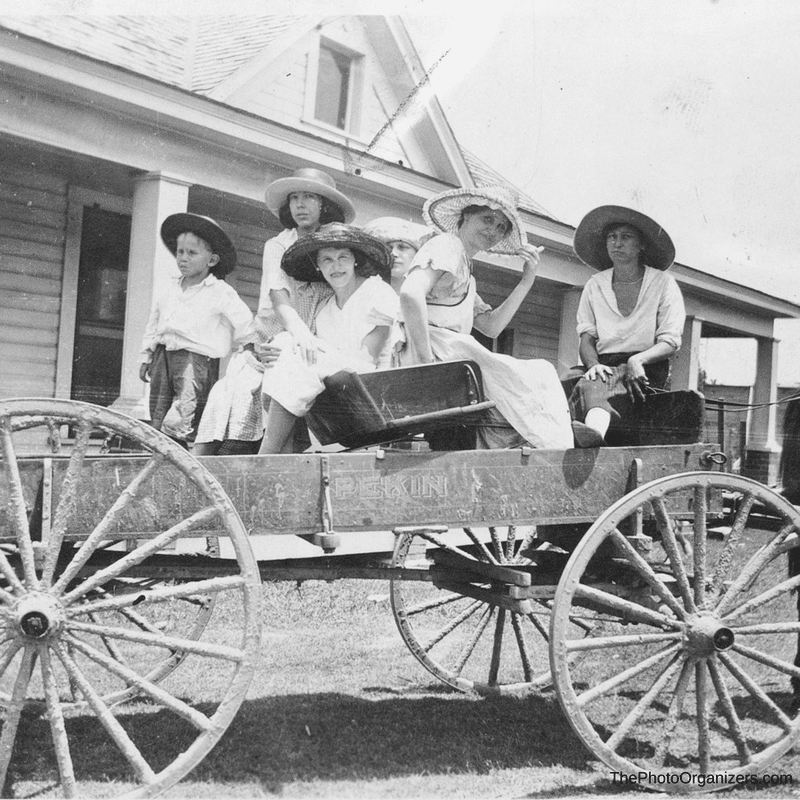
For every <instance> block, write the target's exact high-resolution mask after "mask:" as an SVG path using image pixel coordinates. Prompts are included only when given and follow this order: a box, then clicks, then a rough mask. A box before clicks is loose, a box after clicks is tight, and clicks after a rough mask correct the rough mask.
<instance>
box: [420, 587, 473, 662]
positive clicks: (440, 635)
mask: <svg viewBox="0 0 800 800" xmlns="http://www.w3.org/2000/svg"><path fill="white" fill-rule="evenodd" d="M482 607H483V603H482V602H481V601H480V600H475V601H474V602H472V603H470V604H469V606H467V608H465V609H464V610H463V611H462V612H461V613H460V614H459V615H458V616H457V617H454V618H453V619H451V620H450V621H449V622H448V623H447V624H446V625H443V626H442V627H441V628H440V629H439V630H438V631H437V632H436V633H435V634H434V635H433V636H431V637H430V638H429V639H428V641H427V642H426V643H425V644H423V645H422V649H423V651H424V652H426V653H427V652H428V651H429V650H430V649H431V648H433V647H435V646H436V645H437V644H439V642H441V641H442V640H443V639H444V638H445V637H446V636H448V635H449V634H451V633H452V632H453V631H454V630H456V628H458V627H459V626H460V625H463V624H464V623H465V622H466V621H467V620H468V619H469V618H470V617H471V616H472V615H473V614H475V612H476V611H479V610H480V609H481V608H482Z"/></svg>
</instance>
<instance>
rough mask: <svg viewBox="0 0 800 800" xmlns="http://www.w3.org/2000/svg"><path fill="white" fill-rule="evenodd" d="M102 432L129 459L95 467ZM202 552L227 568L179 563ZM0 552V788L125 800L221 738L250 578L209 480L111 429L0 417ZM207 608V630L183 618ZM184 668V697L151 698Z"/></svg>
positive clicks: (56, 413)
mask: <svg viewBox="0 0 800 800" xmlns="http://www.w3.org/2000/svg"><path fill="white" fill-rule="evenodd" d="M64 434H66V437H67V438H66V441H63V440H62V439H63V435H64ZM109 434H120V435H123V436H126V437H128V438H130V439H132V440H134V441H135V442H137V443H138V444H139V445H140V446H141V447H142V449H143V452H142V454H141V455H140V456H138V457H135V458H130V457H128V458H124V459H120V458H113V459H111V458H110V457H108V456H101V455H98V456H96V457H94V455H93V447H94V446H95V445H96V444H98V443H99V442H100V441H101V440H102V439H103V438H105V437H107V436H108V435H109ZM45 459H49V460H50V461H51V462H52V466H53V469H52V470H49V468H48V463H47V462H46V461H45ZM51 508H52V509H53V512H52V515H50V511H49V510H50V509H51ZM208 537H210V538H216V539H217V540H218V542H219V544H220V547H221V548H222V551H223V552H222V555H223V556H226V557H225V558H224V559H221V560H217V559H214V560H211V559H203V558H202V555H201V554H200V553H197V554H191V553H187V555H185V556H181V555H180V552H182V551H183V550H189V551H191V550H193V549H195V550H196V549H198V548H195V547H193V543H194V542H199V543H201V544H200V545H199V549H202V547H203V546H204V543H205V541H206V539H207V538H208ZM0 542H2V544H0V627H1V628H2V636H0V690H1V691H2V692H3V693H4V694H3V696H4V698H5V701H4V712H5V713H4V715H3V723H2V730H1V731H0V785H2V786H3V788H4V790H5V791H6V792H8V791H11V790H12V787H13V791H15V792H16V793H19V792H22V793H40V792H42V791H45V790H47V791H49V790H50V789H51V788H52V785H53V784H54V783H55V784H58V786H59V788H60V790H61V793H62V794H63V795H64V796H66V797H73V796H75V795H76V794H77V793H78V789H77V784H76V782H77V781H79V780H80V781H96V782H97V783H98V784H99V785H101V786H103V787H104V789H101V790H100V792H101V794H102V792H103V791H105V793H106V795H108V794H111V795H116V794H120V793H123V792H124V793H126V796H132V797H139V796H152V795H154V794H157V793H158V792H160V791H163V790H164V789H166V788H167V787H169V786H171V785H172V784H174V783H175V782H177V781H178V780H180V779H181V778H182V777H183V776H184V775H185V774H187V773H188V772H189V771H190V770H191V769H192V768H193V767H194V766H196V765H197V764H198V763H199V762H200V761H201V760H202V758H203V757H204V756H205V755H206V754H207V753H208V751H209V750H210V749H211V748H212V747H213V746H214V745H215V744H216V742H217V741H218V740H219V738H220V737H221V736H222V734H223V733H224V731H225V729H226V728H227V726H228V725H229V724H230V722H231V720H232V719H233V716H234V715H235V713H236V711H237V709H238V708H239V706H240V705H241V702H242V700H243V699H244V696H245V693H246V691H247V687H248V685H249V683H250V679H251V677H252V673H253V670H254V668H255V664H256V660H257V656H258V644H259V627H260V626H259V601H260V581H259V574H258V568H257V564H256V562H255V559H254V557H253V554H252V550H251V548H250V543H249V541H248V539H247V533H246V530H245V529H244V526H243V525H242V522H241V520H240V519H239V517H238V514H237V513H236V510H235V509H234V507H233V506H232V504H231V503H230V501H229V500H228V498H227V496H226V495H225V493H224V491H223V490H222V488H221V487H220V485H219V484H218V483H217V481H216V480H215V479H214V478H213V477H212V476H211V475H210V474H209V473H208V472H207V471H206V470H205V469H204V468H203V467H202V466H201V465H200V464H199V462H197V461H196V460H195V459H194V458H192V456H190V455H189V454H188V453H187V452H186V451H185V450H183V449H182V448H181V447H179V446H178V445H176V444H175V443H174V442H171V441H170V440H169V439H167V438H166V437H165V436H163V435H162V434H160V433H158V432H157V431H155V430H153V429H152V428H151V427H150V426H148V425H146V424H144V423H141V422H138V421H136V420H133V419H131V418H129V417H126V416H124V415H122V414H118V413H116V412H113V411H110V410H108V409H103V408H99V407H96V406H91V405H89V404H86V403H75V402H71V401H65V400H50V399H44V400H9V401H0ZM187 565H188V566H187ZM201 568H202V571H200V570H201ZM211 598H216V603H215V607H214V617H213V619H211V621H210V624H208V626H206V625H205V623H206V622H207V621H208V620H206V619H205V615H206V610H205V609H203V610H202V611H201V612H200V613H197V612H195V611H192V610H190V611H189V613H188V614H187V613H186V611H187V609H190V608H191V607H192V606H194V605H195V603H201V604H202V603H204V602H205V601H206V600H207V601H208V602H207V603H206V605H208V606H209V607H210V605H211V602H210V601H211ZM176 609H177V611H176ZM171 613H172V614H173V618H171V617H170V614H171ZM175 615H177V616H175ZM184 625H186V627H183V626H184ZM212 634H213V635H214V636H215V637H216V639H217V641H212V638H211V637H212ZM187 655H188V656H189V661H188V663H187V664H186V666H185V668H184V671H185V672H186V681H185V682H184V683H183V684H180V683H178V682H177V676H173V675H170V676H169V677H167V678H166V679H165V680H164V681H163V682H162V683H160V684H159V685H156V683H155V680H156V679H158V678H160V677H162V676H163V674H165V670H166V671H169V670H168V669H167V667H166V666H165V664H166V663H167V662H169V661H170V660H171V659H172V660H174V659H175V658H178V659H182V658H184V657H186V656H187ZM191 670H194V672H192V671H191ZM178 675H180V673H178ZM134 693H135V694H137V695H139V698H137V700H136V701H135V702H129V703H127V704H126V705H125V706H124V713H120V712H121V709H120V708H119V701H120V699H122V698H127V697H129V696H131V695H133V694H134ZM76 701H80V702H76ZM112 706H113V708H112ZM50 755H52V761H53V763H52V764H50V765H45V764H44V761H45V760H46V759H47V758H48V757H49V756H50ZM98 796H100V795H98ZM104 796H105V795H104Z"/></svg>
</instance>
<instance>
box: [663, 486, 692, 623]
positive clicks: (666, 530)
mask: <svg viewBox="0 0 800 800" xmlns="http://www.w3.org/2000/svg"><path fill="white" fill-rule="evenodd" d="M653 511H654V513H655V517H656V522H657V524H658V530H659V533H660V534H661V543H662V545H663V547H664V550H665V551H666V553H667V557H668V558H669V562H670V566H671V567H672V574H673V575H674V576H675V580H676V581H677V584H678V591H679V592H680V595H681V597H682V598H683V602H684V605H685V606H686V609H687V610H688V611H689V612H690V613H692V612H695V611H696V610H697V607H696V606H695V602H694V596H693V594H692V590H691V587H690V585H689V578H688V576H687V574H686V566H685V565H684V563H683V556H682V555H681V551H680V546H679V545H678V540H677V538H676V536H675V530H674V528H673V522H672V520H671V519H670V516H669V512H668V511H667V505H666V503H665V502H664V500H663V499H662V498H660V497H658V498H656V499H655V500H653Z"/></svg>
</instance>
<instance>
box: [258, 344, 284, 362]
mask: <svg viewBox="0 0 800 800" xmlns="http://www.w3.org/2000/svg"><path fill="white" fill-rule="evenodd" d="M254 350H255V354H256V358H258V360H259V361H260V362H261V363H262V364H263V365H264V366H265V367H267V368H269V367H271V366H272V365H273V364H274V363H275V362H276V361H277V360H278V356H279V355H280V354H281V351H282V348H280V347H276V346H275V345H274V344H270V343H269V342H264V343H263V344H262V343H260V342H257V343H256V344H255V348H254Z"/></svg>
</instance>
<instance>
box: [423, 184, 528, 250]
mask: <svg viewBox="0 0 800 800" xmlns="http://www.w3.org/2000/svg"><path fill="white" fill-rule="evenodd" d="M467 206H488V207H489V208H491V209H494V210H495V211H500V212H501V213H502V214H503V215H505V217H506V218H507V219H508V221H509V222H510V223H511V230H510V231H509V232H508V233H507V234H506V235H505V236H504V237H503V238H502V239H501V240H500V241H499V242H498V243H497V244H496V245H495V246H494V247H493V248H492V252H493V253H505V254H506V255H512V256H513V255H517V254H518V253H519V251H520V249H521V248H522V243H523V242H524V241H526V239H525V235H524V234H523V232H522V219H521V218H520V216H519V212H518V211H517V198H516V196H515V194H514V193H513V192H512V191H511V189H510V188H509V187H507V186H500V185H498V184H493V185H490V186H476V187H474V188H472V189H449V190H448V191H446V192H442V193H441V194H437V195H435V196H434V197H431V198H430V199H429V200H427V201H426V202H425V205H424V206H423V207H422V216H423V218H424V219H425V221H426V222H428V223H430V224H432V225H435V226H436V227H437V228H439V230H442V231H444V232H445V233H453V234H455V235H456V236H457V235H458V221H459V219H460V218H461V212H462V211H463V210H464V209H465V208H466V207H467Z"/></svg>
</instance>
